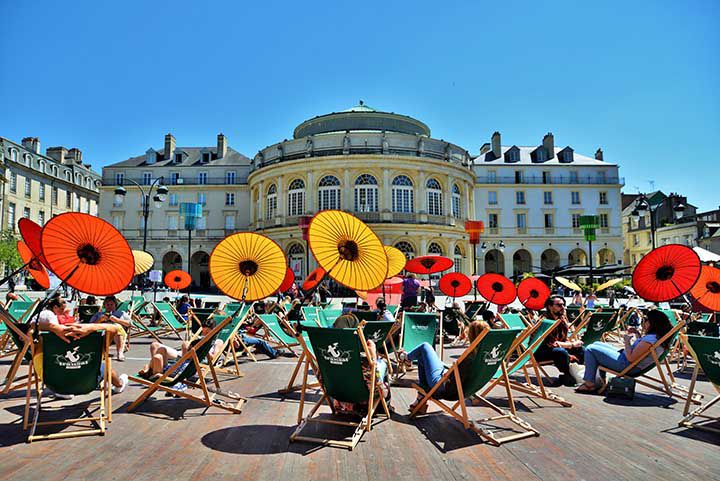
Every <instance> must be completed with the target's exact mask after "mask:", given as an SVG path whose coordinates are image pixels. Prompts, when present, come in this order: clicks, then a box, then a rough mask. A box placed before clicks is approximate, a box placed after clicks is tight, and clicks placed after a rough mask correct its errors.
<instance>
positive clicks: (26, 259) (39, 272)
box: [17, 241, 50, 289]
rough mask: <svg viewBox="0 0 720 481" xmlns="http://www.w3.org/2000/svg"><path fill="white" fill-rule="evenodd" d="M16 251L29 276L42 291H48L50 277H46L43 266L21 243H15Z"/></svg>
mask: <svg viewBox="0 0 720 481" xmlns="http://www.w3.org/2000/svg"><path fill="white" fill-rule="evenodd" d="M17 250H18V253H19V254H20V258H21V259H22V261H23V264H25V265H26V266H27V267H26V269H27V271H28V272H29V273H30V275H31V276H32V277H33V279H35V280H36V281H37V283H38V284H40V287H42V288H43V289H50V277H48V273H47V270H45V266H43V265H42V263H41V262H40V261H39V260H38V258H37V257H35V254H33V252H32V251H31V250H30V248H29V247H28V246H27V244H25V243H24V242H23V241H18V242H17Z"/></svg>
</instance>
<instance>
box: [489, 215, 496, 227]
mask: <svg viewBox="0 0 720 481" xmlns="http://www.w3.org/2000/svg"><path fill="white" fill-rule="evenodd" d="M488 228H490V229H497V228H498V215H497V214H488Z"/></svg>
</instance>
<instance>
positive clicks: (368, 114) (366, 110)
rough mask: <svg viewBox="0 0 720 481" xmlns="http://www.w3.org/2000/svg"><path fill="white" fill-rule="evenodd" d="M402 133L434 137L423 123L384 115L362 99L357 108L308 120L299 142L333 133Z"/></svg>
mask: <svg viewBox="0 0 720 481" xmlns="http://www.w3.org/2000/svg"><path fill="white" fill-rule="evenodd" d="M351 131H370V132H383V131H386V132H399V133H402V134H410V135H424V136H426V137H430V128H429V127H428V126H427V125H425V124H424V123H423V122H421V121H419V120H417V119H414V118H412V117H408V116H407V115H400V114H396V113H394V112H382V111H379V110H376V109H374V108H372V107H369V106H367V105H365V102H363V101H362V100H361V101H360V103H359V104H358V105H356V106H354V107H351V108H349V109H347V110H343V111H341V112H332V113H329V114H325V115H320V116H318V117H313V118H312V119H310V120H306V121H305V122H303V123H301V124H300V125H298V126H297V127H296V128H295V131H294V132H293V137H294V138H296V139H299V138H302V137H307V136H310V135H318V134H327V133H331V132H351Z"/></svg>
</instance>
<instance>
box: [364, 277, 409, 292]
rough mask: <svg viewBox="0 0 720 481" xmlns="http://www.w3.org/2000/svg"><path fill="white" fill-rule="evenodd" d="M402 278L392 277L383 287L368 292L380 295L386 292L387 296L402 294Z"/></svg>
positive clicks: (386, 280)
mask: <svg viewBox="0 0 720 481" xmlns="http://www.w3.org/2000/svg"><path fill="white" fill-rule="evenodd" d="M402 283H403V279H402V277H390V278H388V279H385V282H384V283H383V285H382V286H380V287H376V288H375V289H370V290H369V291H368V292H371V293H373V294H379V293H382V292H385V293H386V294H402Z"/></svg>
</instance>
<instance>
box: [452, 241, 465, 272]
mask: <svg viewBox="0 0 720 481" xmlns="http://www.w3.org/2000/svg"><path fill="white" fill-rule="evenodd" d="M462 258H463V254H462V249H461V248H460V246H455V252H453V264H454V265H455V272H462Z"/></svg>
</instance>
